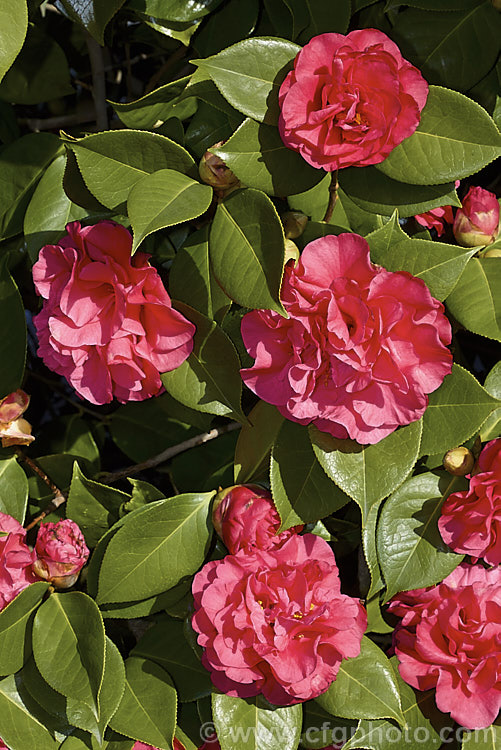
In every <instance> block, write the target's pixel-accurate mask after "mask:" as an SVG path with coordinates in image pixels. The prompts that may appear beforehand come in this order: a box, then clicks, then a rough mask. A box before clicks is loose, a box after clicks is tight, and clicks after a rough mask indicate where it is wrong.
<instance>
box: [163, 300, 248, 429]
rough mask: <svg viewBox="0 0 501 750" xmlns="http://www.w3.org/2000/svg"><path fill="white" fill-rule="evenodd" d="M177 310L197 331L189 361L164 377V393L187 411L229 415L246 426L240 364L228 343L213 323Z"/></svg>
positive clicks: (190, 311) (188, 310) (184, 308)
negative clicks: (242, 402)
mask: <svg viewBox="0 0 501 750" xmlns="http://www.w3.org/2000/svg"><path fill="white" fill-rule="evenodd" d="M177 306H178V308H179V310H180V311H181V312H182V313H183V314H184V315H186V317H188V318H189V319H190V320H191V321H192V322H193V323H194V324H195V325H196V327H197V330H196V333H195V337H194V340H193V351H192V353H191V354H190V356H189V357H188V359H187V360H186V361H185V362H183V364H182V365H181V366H180V367H178V368H177V369H176V370H172V371H171V372H164V373H163V375H162V383H163V384H164V386H165V390H166V391H167V392H168V393H170V395H171V396H173V397H174V398H175V399H177V400H178V401H180V402H181V403H182V404H184V405H185V406H188V407H189V408H190V409H196V410H197V411H201V412H207V413H208V414H217V415H218V416H230V415H232V416H234V417H235V418H236V419H238V420H239V421H242V422H244V423H245V422H246V421H247V420H246V418H245V415H244V414H243V413H242V408H241V403H240V400H241V395H242V379H241V377H240V360H239V358H238V354H237V352H236V350H235V347H234V346H233V344H232V343H231V340H230V339H229V337H228V336H227V335H226V333H225V332H224V331H223V329H222V328H220V327H219V326H218V325H217V324H216V323H214V321H212V320H209V318H206V317H205V316H204V315H202V314H201V313H198V312H196V310H193V309H192V308H188V307H187V305H183V304H182V303H178V305H177Z"/></svg>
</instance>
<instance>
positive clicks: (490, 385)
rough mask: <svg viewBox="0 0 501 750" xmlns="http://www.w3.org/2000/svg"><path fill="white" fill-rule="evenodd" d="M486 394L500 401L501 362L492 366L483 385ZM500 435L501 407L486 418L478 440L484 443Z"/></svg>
mask: <svg viewBox="0 0 501 750" xmlns="http://www.w3.org/2000/svg"><path fill="white" fill-rule="evenodd" d="M484 388H485V390H486V391H487V393H490V394H491V396H494V397H495V398H497V399H499V400H500V401H501V362H498V363H497V364H495V365H494V367H493V368H492V370H491V371H490V373H489V374H488V375H487V377H486V379H485V383H484ZM500 435H501V405H500V406H499V408H498V409H495V410H494V411H493V412H492V414H491V415H490V416H489V417H487V419H486V420H485V422H484V423H483V425H482V428H481V430H480V439H481V441H482V442H483V443H484V442H486V441H487V440H493V439H494V438H496V437H499V436H500Z"/></svg>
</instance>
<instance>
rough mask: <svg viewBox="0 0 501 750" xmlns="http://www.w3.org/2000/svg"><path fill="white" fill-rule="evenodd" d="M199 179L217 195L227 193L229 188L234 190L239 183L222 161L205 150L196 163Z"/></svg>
mask: <svg viewBox="0 0 501 750" xmlns="http://www.w3.org/2000/svg"><path fill="white" fill-rule="evenodd" d="M223 143H224V141H219V143H216V144H215V145H214V146H212V148H219V146H222V145H223ZM198 172H199V174H200V179H201V180H202V181H203V182H205V183H206V184H207V185H210V186H211V187H213V188H214V190H216V191H217V192H218V194H219V195H222V194H227V192H229V191H230V190H235V189H236V188H237V187H239V185H240V181H239V180H238V178H237V177H236V176H235V175H234V174H233V172H232V171H231V169H229V168H228V167H227V166H226V164H225V163H224V161H223V160H222V159H220V158H219V156H216V155H215V154H211V152H210V151H206V152H205V154H204V155H203V156H202V158H201V160H200V164H199V165H198Z"/></svg>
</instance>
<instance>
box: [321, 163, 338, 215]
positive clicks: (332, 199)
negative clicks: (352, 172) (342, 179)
mask: <svg viewBox="0 0 501 750" xmlns="http://www.w3.org/2000/svg"><path fill="white" fill-rule="evenodd" d="M337 172H338V171H337V169H336V170H335V171H334V172H332V173H331V181H330V185H329V203H328V204H327V210H326V212H325V216H324V218H323V221H325V223H326V224H328V223H329V221H330V220H331V219H332V214H333V212H334V206H335V205H336V201H337V191H338V188H339V183H338V181H337Z"/></svg>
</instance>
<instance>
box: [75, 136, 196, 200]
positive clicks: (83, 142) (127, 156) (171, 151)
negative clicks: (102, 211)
mask: <svg viewBox="0 0 501 750" xmlns="http://www.w3.org/2000/svg"><path fill="white" fill-rule="evenodd" d="M66 145H67V147H68V148H69V149H71V151H72V152H73V153H74V154H75V156H76V159H77V162H78V166H79V168H80V171H81V173H82V177H83V179H84V181H85V184H86V186H87V188H88V189H89V190H90V192H91V193H92V194H93V195H94V196H95V197H96V198H97V199H98V201H100V202H101V203H102V204H103V205H105V206H107V207H108V208H111V209H113V210H115V209H118V208H119V207H122V206H123V204H124V203H125V201H126V200H127V198H128V195H129V193H130V191H131V189H132V188H133V187H134V185H135V184H136V183H137V182H139V180H140V179H141V178H142V177H145V175H148V174H151V173H152V172H156V171H157V170H162V169H172V170H177V171H178V172H182V173H183V174H190V175H191V176H193V177H195V176H196V175H197V171H196V167H195V162H194V161H193V159H192V158H191V156H190V155H189V154H188V152H187V151H185V149H184V148H182V146H179V145H178V144H177V143H175V142H174V141H171V140H170V139H169V138H165V136H163V135H158V134H157V133H146V132H144V131H141V130H108V131H106V132H104V133H95V134H93V135H88V136H85V138H80V139H79V140H71V141H68V142H67V143H66Z"/></svg>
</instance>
